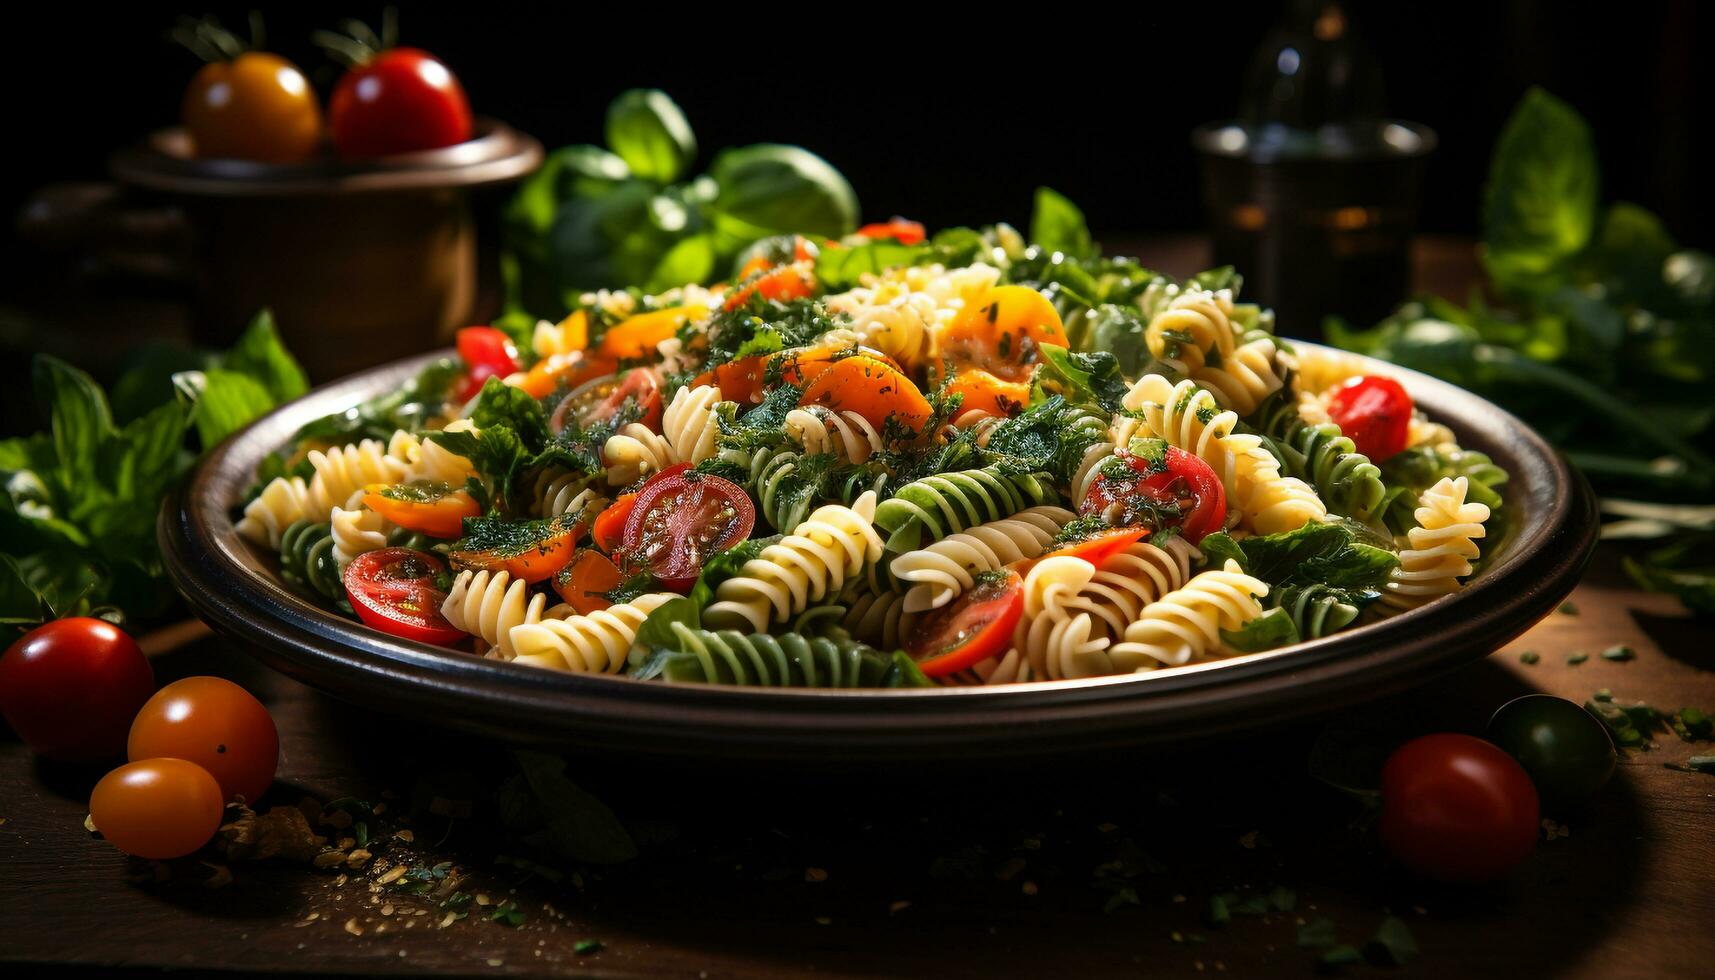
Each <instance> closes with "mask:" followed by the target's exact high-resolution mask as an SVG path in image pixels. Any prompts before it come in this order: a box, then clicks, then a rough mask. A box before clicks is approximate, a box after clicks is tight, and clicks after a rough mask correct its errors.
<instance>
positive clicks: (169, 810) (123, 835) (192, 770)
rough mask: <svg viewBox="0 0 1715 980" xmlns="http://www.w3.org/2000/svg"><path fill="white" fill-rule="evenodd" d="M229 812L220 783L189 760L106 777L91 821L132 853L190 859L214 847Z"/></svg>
mask: <svg viewBox="0 0 1715 980" xmlns="http://www.w3.org/2000/svg"><path fill="white" fill-rule="evenodd" d="M225 812H226V803H225V800H224V798H223V797H222V795H221V789H220V784H219V783H218V782H216V781H215V778H214V777H213V776H211V775H209V773H208V770H206V769H204V768H203V767H201V766H199V765H197V764H196V763H194V762H187V761H185V760H184V759H173V758H161V759H145V760H143V761H141V762H132V763H128V764H126V765H123V766H120V767H119V768H118V769H115V770H113V771H112V772H110V773H108V774H107V775H105V776H103V777H101V782H99V783H96V784H95V790H94V792H92V793H90V796H89V820H90V822H91V823H93V824H94V825H95V829H96V830H99V831H101V836H103V837H105V838H107V840H108V842H109V843H111V844H112V845H113V846H114V847H117V848H119V849H120V850H121V851H124V852H125V853H126V854H130V855H133V856H135V857H140V858H149V859H151V860H155V861H165V860H168V859H170V858H176V857H184V856H185V855H186V854H190V853H192V852H194V851H196V850H197V849H198V848H200V847H202V846H203V845H204V844H207V843H208V842H209V839H210V838H212V837H213V836H214V834H215V831H217V830H219V829H220V818H221V816H222V815H223V814H224V813H225Z"/></svg>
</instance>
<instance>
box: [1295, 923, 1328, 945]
mask: <svg viewBox="0 0 1715 980" xmlns="http://www.w3.org/2000/svg"><path fill="white" fill-rule="evenodd" d="M1298 945H1299V946H1301V947H1303V948H1304V949H1326V948H1328V947H1329V946H1332V945H1334V920H1333V919H1330V918H1328V917H1327V916H1317V917H1316V918H1314V919H1311V920H1310V921H1309V922H1306V923H1305V924H1303V925H1301V926H1299V927H1298Z"/></svg>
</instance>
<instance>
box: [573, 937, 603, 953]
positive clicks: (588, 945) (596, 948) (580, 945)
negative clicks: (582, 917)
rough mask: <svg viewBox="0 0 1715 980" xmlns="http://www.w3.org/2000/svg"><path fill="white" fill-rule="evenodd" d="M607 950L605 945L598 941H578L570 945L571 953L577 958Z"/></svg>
mask: <svg viewBox="0 0 1715 980" xmlns="http://www.w3.org/2000/svg"><path fill="white" fill-rule="evenodd" d="M606 948H607V944H606V943H604V942H602V941H601V940H599V939H580V940H578V941H577V942H576V943H573V944H572V952H574V953H576V954H578V955H579V956H589V955H591V954H592V953H599V952H601V951H602V950H604V949H606Z"/></svg>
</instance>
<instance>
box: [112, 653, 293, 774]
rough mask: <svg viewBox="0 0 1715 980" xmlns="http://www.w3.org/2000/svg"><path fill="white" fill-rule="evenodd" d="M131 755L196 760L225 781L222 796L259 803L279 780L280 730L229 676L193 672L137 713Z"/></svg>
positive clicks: (134, 758)
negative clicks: (201, 675)
mask: <svg viewBox="0 0 1715 980" xmlns="http://www.w3.org/2000/svg"><path fill="white" fill-rule="evenodd" d="M126 754H127V755H128V756H129V757H130V759H131V761H132V762H140V761H142V760H144V759H157V758H161V757H169V758H173V759H184V760H186V761H187V762H194V763H196V764H197V765H198V766H201V767H202V768H203V769H205V770H207V771H208V774H209V775H211V776H213V777H214V778H215V781H216V782H218V783H219V784H220V791H221V797H222V799H225V800H233V799H239V798H242V799H243V800H244V802H246V803H252V804H253V803H255V802H256V801H257V800H258V799H261V797H262V794H263V793H265V792H267V790H268V787H269V786H272V785H273V784H274V770H275V768H276V767H277V766H278V765H279V763H280V733H279V732H278V731H277V730H276V729H275V727H274V719H273V717H272V716H271V715H269V714H268V709H267V708H264V707H263V706H262V702H260V701H258V700H256V698H255V697H254V696H253V695H251V693H250V692H249V691H246V690H245V689H244V688H242V687H239V686H238V685H237V684H234V683H232V682H231V681H229V680H227V679H225V678H223V677H187V678H185V679H184V680H182V681H174V682H173V683H171V684H168V685H167V686H166V687H163V688H161V689H160V690H159V691H156V692H155V696H154V697H152V698H150V699H149V701H148V703H147V704H145V705H143V710H141V711H139V712H137V719H136V720H135V721H133V722H132V723H131V737H130V739H129V741H128V742H127V743H126Z"/></svg>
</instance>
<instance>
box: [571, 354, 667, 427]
mask: <svg viewBox="0 0 1715 980" xmlns="http://www.w3.org/2000/svg"><path fill="white" fill-rule="evenodd" d="M627 406H632V407H633V410H634V411H636V412H637V413H638V414H637V416H636V419H635V420H636V421H638V422H641V423H643V424H644V425H646V426H648V427H650V428H651V429H659V428H660V427H661V382H659V381H657V380H656V379H655V374H654V372H652V371H646V370H643V369H641V368H633V369H632V370H630V371H627V372H625V373H624V374H610V375H607V376H606V377H602V378H596V379H594V380H592V381H586V382H584V383H583V384H581V385H579V386H578V387H576V388H573V389H572V390H571V391H570V392H569V393H567V395H566V397H564V398H562V399H560V403H559V404H558V405H555V406H554V411H553V412H552V413H550V414H549V416H548V431H550V432H553V433H554V434H556V435H558V434H559V433H561V432H564V431H565V430H566V427H567V426H568V425H570V424H572V423H574V422H575V423H577V425H578V426H579V427H580V428H586V427H588V426H590V425H593V424H595V423H597V422H605V421H607V420H608V419H611V418H613V417H614V416H615V415H617V414H619V412H620V410H622V409H624V408H626V407H627Z"/></svg>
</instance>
